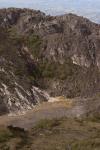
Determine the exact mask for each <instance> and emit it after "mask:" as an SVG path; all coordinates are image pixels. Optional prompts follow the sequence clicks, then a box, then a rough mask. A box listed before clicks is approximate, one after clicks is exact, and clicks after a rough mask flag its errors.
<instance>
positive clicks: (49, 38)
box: [0, 8, 100, 113]
mask: <svg viewBox="0 0 100 150" xmlns="http://www.w3.org/2000/svg"><path fill="white" fill-rule="evenodd" d="M0 80H1V82H0V97H1V98H0V103H1V105H0V107H1V109H0V110H1V113H2V112H4V113H6V112H20V111H25V110H27V109H31V108H32V107H34V104H36V103H39V102H41V101H44V100H46V101H47V100H48V99H49V95H51V96H59V95H60V96H61V95H64V96H67V97H77V96H90V95H92V94H94V93H98V92H100V25H98V24H94V23H92V22H90V21H89V20H88V19H85V18H83V17H78V16H76V15H73V14H67V15H63V16H56V17H52V16H46V15H45V14H44V13H42V12H40V11H34V10H28V9H13V8H10V9H1V10H0ZM37 87H38V88H37ZM40 89H41V90H40ZM44 91H46V92H47V93H48V94H49V95H48V94H47V93H45V92H44Z"/></svg>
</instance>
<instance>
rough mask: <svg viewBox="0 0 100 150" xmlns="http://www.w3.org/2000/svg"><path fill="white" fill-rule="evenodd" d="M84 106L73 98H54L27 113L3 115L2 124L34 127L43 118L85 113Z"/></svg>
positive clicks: (74, 115) (0, 122)
mask: <svg viewBox="0 0 100 150" xmlns="http://www.w3.org/2000/svg"><path fill="white" fill-rule="evenodd" d="M83 112H84V110H83V108H82V106H76V105H75V104H74V102H73V100H69V99H63V98H61V97H59V98H52V99H51V100H50V101H49V102H47V103H43V104H40V105H38V106H36V107H35V108H34V109H33V110H31V111H28V112H27V113H26V114H25V115H20V116H13V117H11V116H2V117H0V126H4V125H5V126H7V125H13V126H17V127H21V128H24V129H30V128H32V127H33V126H34V125H35V123H36V122H38V121H39V120H41V119H52V118H60V117H64V116H66V117H76V116H77V117H78V116H80V115H81V114H83Z"/></svg>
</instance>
